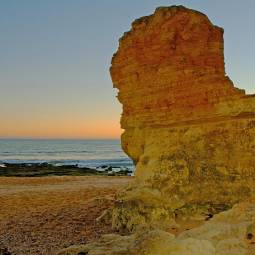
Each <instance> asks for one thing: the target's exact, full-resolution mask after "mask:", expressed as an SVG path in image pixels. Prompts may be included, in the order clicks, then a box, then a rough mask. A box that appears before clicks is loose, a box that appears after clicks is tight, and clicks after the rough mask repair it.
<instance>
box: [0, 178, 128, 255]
mask: <svg viewBox="0 0 255 255" xmlns="http://www.w3.org/2000/svg"><path fill="white" fill-rule="evenodd" d="M131 179H132V177H104V176H74V177H70V176H63V177H18V178H16V177H0V248H4V247H6V248H8V250H9V251H10V252H11V254H12V255H23V254H24V255H25V254H26V255H27V254H29V255H35V254H37V255H40V254H47V255H50V254H54V253H55V252H56V251H57V250H59V249H61V248H64V247H67V246H70V245H72V244H76V243H77V244H78V243H80V244H81V243H86V242H88V241H91V240H95V239H96V238H98V237H99V236H101V235H102V234H105V233H112V232H113V231H112V229H111V226H107V225H103V224H101V223H98V222H96V218H97V217H99V216H100V215H101V214H102V212H103V211H104V210H105V209H107V208H109V207H110V206H111V205H112V204H113V198H114V195H115V193H116V191H117V190H118V189H119V188H121V187H123V186H124V185H126V184H127V183H128V182H129V181H130V180H131Z"/></svg>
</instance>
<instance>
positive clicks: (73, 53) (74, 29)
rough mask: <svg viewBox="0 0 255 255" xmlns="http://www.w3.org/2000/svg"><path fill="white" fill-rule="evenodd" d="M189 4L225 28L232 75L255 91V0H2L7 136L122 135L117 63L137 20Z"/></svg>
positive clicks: (1, 111)
mask: <svg viewBox="0 0 255 255" xmlns="http://www.w3.org/2000/svg"><path fill="white" fill-rule="evenodd" d="M173 4H183V5H185V6H187V7H190V8H193V9H197V10H199V11H202V12H203V13H205V14H207V16H208V17H209V18H210V19H211V21H212V22H213V23H214V24H216V25H219V26H221V27H224V30H225V33H224V39H225V59H226V71H227V74H228V75H229V76H230V77H231V79H232V80H233V81H234V83H235V85H236V86H238V87H240V88H244V89H246V91H247V93H255V72H254V67H255V46H254V45H255V33H254V26H255V19H254V11H255V1H254V0H245V1H241V0H239V1H237V0H231V1H226V0H225V1H224V0H213V1H212V0H208V1H206V0H200V1H199V0H197V1H196V0H194V1H192V0H188V1H169V0H168V1H163V0H162V1H160V0H22V1H21V0H8V1H0V34H1V40H0V120H1V123H0V137H30V138H33V137H35V138H38V137H40V138H117V137H119V135H120V133H121V130H120V127H119V118H120V113H121V106H120V104H119V103H118V101H117V99H116V98H115V96H116V93H117V91H116V90H114V89H113V88H112V83H111V80H110V75H109V71H108V69H109V66H110V61H111V57H112V54H113V53H114V52H115V51H116V49H117V46H118V38H119V37H120V36H121V35H122V34H123V32H125V31H127V30H129V28H130V24H131V22H132V21H133V20H134V19H136V18H138V17H141V16H144V15H149V14H151V13H152V12H153V11H154V9H155V8H156V7H158V6H169V5H173Z"/></svg>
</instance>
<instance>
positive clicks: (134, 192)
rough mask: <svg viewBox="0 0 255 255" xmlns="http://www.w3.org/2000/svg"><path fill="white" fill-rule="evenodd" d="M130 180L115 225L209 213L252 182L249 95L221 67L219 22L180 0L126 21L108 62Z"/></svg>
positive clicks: (254, 115)
mask: <svg viewBox="0 0 255 255" xmlns="http://www.w3.org/2000/svg"><path fill="white" fill-rule="evenodd" d="M110 72H111V76H112V81H113V84H114V87H116V88H118V90H119V93H118V99H119V101H120V102H121V103H122V105H123V114H122V118H121V126H122V128H123V129H124V130H125V131H124V133H123V135H122V138H121V139H122V147H123V149H124V151H125V152H126V153H127V154H128V155H129V156H130V157H131V158H132V160H133V161H134V163H135V165H136V172H135V182H134V183H132V184H131V185H130V187H128V188H127V189H126V190H124V191H123V192H122V193H121V194H119V196H118V202H117V203H116V206H115V209H114V210H113V225H114V226H115V227H117V228H128V229H129V230H133V229H134V228H135V227H136V226H137V225H139V224H144V223H150V224H156V225H161V226H167V224H171V222H172V219H173V218H174V217H175V216H176V215H186V214H188V215H189V216H194V217H197V214H200V215H201V214H208V213H212V214H214V213H216V212H219V211H221V210H224V209H226V208H229V207H231V206H232V205H233V204H235V203H237V202H239V201H242V200H243V199H245V198H248V197H250V196H251V195H252V194H253V193H254V189H255V181H254V179H255V157H254V152H255V95H253V96H252V95H249V96H248V95H245V91H244V90H240V89H238V88H236V87H234V85H233V83H232V81H231V80H230V79H229V77H227V76H226V74H225V68H224V55H223V29H222V28H220V27H217V26H214V25H213V24H212V23H211V22H210V20H209V19H208V18H207V16H205V15H204V14H202V13H200V12H197V11H194V10H191V9H187V8H185V7H183V6H172V7H160V8H157V9H156V11H155V13H154V14H152V15H150V16H147V17H142V18H140V19H138V20H136V21H134V22H133V23H132V29H131V30H130V31H129V32H126V33H125V34H124V35H123V37H122V38H121V39H120V40H119V48H118V51H117V53H116V54H114V56H113V59H112V66H111V68H110Z"/></svg>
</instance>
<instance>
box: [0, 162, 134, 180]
mask: <svg viewBox="0 0 255 255" xmlns="http://www.w3.org/2000/svg"><path fill="white" fill-rule="evenodd" d="M4 166H5V167H1V168H0V176H15V177H39V176H63V175H71V176H82V175H116V176H122V175H129V174H130V171H129V170H120V171H116V172H115V171H112V168H111V167H106V168H105V169H101V170H98V169H93V168H88V167H79V166H78V165H77V164H76V165H61V166H56V165H52V164H49V163H46V162H44V163H4Z"/></svg>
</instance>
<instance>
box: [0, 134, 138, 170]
mask: <svg viewBox="0 0 255 255" xmlns="http://www.w3.org/2000/svg"><path fill="white" fill-rule="evenodd" d="M4 163H13V164H15V163H16V164H17V163H31V164H33V163H48V164H53V165H77V166H79V167H89V168H95V169H96V168H101V167H106V166H107V167H112V168H114V169H132V170H133V169H134V166H133V163H132V161H131V160H130V159H129V158H128V156H127V155H126V154H125V153H124V152H123V151H122V149H121V143H120V140H119V139H114V138H105V139H95V138H89V139H88V138H87V139H78V138H6V137H5V138H0V164H4Z"/></svg>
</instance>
